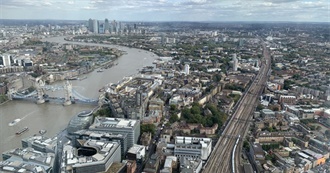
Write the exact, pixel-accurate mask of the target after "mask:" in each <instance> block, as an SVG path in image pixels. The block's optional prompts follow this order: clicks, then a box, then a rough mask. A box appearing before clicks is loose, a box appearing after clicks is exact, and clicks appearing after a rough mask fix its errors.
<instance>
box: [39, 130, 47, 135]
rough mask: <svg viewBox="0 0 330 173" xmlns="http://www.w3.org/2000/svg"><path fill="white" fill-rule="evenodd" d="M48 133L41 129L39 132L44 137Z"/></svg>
mask: <svg viewBox="0 0 330 173" xmlns="http://www.w3.org/2000/svg"><path fill="white" fill-rule="evenodd" d="M46 132H47V130H45V129H41V130H39V134H40V135H43V134H45V133H46Z"/></svg>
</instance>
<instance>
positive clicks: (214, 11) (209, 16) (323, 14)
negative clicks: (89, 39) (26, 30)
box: [0, 0, 330, 22]
mask: <svg viewBox="0 0 330 173" xmlns="http://www.w3.org/2000/svg"><path fill="white" fill-rule="evenodd" d="M89 18H92V19H98V20H104V19H105V18H108V19H109V20H114V19H115V20H121V21H294V22H330V0H0V19H61V20H88V19H89Z"/></svg>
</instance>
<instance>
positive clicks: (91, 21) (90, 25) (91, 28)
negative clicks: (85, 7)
mask: <svg viewBox="0 0 330 173" xmlns="http://www.w3.org/2000/svg"><path fill="white" fill-rule="evenodd" d="M88 30H89V31H90V32H94V30H93V20H92V19H89V20H88Z"/></svg>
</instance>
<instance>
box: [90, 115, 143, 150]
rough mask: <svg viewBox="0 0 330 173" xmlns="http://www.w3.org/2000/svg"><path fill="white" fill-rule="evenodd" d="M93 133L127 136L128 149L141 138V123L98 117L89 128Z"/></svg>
mask: <svg viewBox="0 0 330 173" xmlns="http://www.w3.org/2000/svg"><path fill="white" fill-rule="evenodd" d="M89 130H91V131H106V132H111V133H112V134H114V135H116V134H122V135H127V139H128V140H127V147H128V148H130V147H132V146H133V145H134V144H136V143H137V141H138V139H139V136H140V121H139V120H132V119H122V118H106V117H96V118H95V120H94V123H93V124H92V125H91V126H90V127H89Z"/></svg>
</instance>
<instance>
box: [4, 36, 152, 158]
mask: <svg viewBox="0 0 330 173" xmlns="http://www.w3.org/2000/svg"><path fill="white" fill-rule="evenodd" d="M44 41H49V42H56V43H60V44H64V43H69V44H78V45H87V46H88V45H89V46H104V47H112V48H113V47H115V48H118V49H120V50H123V51H125V52H126V53H127V54H124V55H122V56H121V57H120V58H118V59H117V60H116V62H115V63H118V65H115V66H113V67H111V68H108V69H103V70H104V71H103V72H101V73H100V72H96V70H95V71H93V72H91V73H89V74H86V75H84V76H87V78H86V79H84V80H81V81H79V80H74V81H71V83H72V86H73V89H74V90H76V91H78V92H79V94H81V95H83V96H85V97H87V98H91V99H97V98H98V96H99V94H100V93H99V89H100V88H102V87H103V86H104V85H106V84H108V83H117V82H118V81H120V80H122V79H123V77H125V76H129V75H133V74H136V73H137V72H138V71H137V70H138V69H141V68H142V67H143V66H150V65H152V62H153V61H154V60H155V59H156V58H158V57H157V55H155V54H153V53H151V52H148V51H144V50H140V49H135V48H128V47H123V46H116V45H106V44H95V43H81V42H67V41H65V40H64V37H54V38H46V39H44ZM62 83H63V82H60V83H56V85H62ZM46 94H49V95H50V96H52V95H53V96H57V97H64V92H63V91H55V92H53V91H51V90H49V91H46ZM93 108H94V107H93V106H90V105H78V104H76V105H70V106H66V107H64V106H62V105H60V104H54V103H45V104H42V105H37V104H35V103H33V102H27V101H10V102H7V103H5V104H3V105H0V153H2V152H4V151H7V150H9V149H13V148H16V147H21V139H22V138H27V137H29V136H32V135H33V134H37V133H38V131H39V130H41V129H46V130H47V133H46V134H45V136H48V137H53V136H54V135H56V134H57V133H58V132H60V131H61V130H63V129H64V128H65V127H66V126H67V124H68V122H69V120H70V119H71V117H72V116H74V115H75V114H77V113H79V112H80V111H82V110H90V109H93ZM15 119H21V121H19V122H18V123H16V124H15V125H13V126H9V123H10V122H12V121H13V120H15ZM24 127H28V128H29V131H27V132H25V133H23V134H22V135H21V136H16V135H15V132H17V131H19V130H20V129H22V128H24ZM0 160H2V158H1V159H0Z"/></svg>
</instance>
